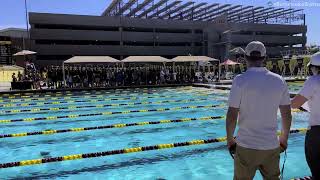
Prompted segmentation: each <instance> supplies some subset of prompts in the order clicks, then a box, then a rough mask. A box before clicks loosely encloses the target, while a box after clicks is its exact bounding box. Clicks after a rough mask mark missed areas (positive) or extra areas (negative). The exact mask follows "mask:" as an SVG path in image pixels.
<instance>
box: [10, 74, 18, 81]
mask: <svg viewBox="0 0 320 180" xmlns="http://www.w3.org/2000/svg"><path fill="white" fill-rule="evenodd" d="M11 77H12V82H17V78H16V73H13V74H12V76H11Z"/></svg>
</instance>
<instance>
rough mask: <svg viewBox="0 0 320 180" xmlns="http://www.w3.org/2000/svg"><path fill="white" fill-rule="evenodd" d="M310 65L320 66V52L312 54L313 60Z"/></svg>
mask: <svg viewBox="0 0 320 180" xmlns="http://www.w3.org/2000/svg"><path fill="white" fill-rule="evenodd" d="M310 65H314V66H320V52H317V53H315V54H313V55H312V56H311V60H310V62H309V63H308V66H310Z"/></svg>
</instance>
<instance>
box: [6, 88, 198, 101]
mask: <svg viewBox="0 0 320 180" xmlns="http://www.w3.org/2000/svg"><path fill="white" fill-rule="evenodd" d="M155 92H158V90H155V89H150V90H143V91H137V90H135V91H116V92H110V91H103V90H102V91H96V92H94V93H92V92H91V93H90V92H86V93H76V94H74V93H61V92H60V93H59V92H57V93H55V94H34V95H14V96H3V97H2V96H0V102H10V100H12V99H14V100H15V101H18V100H20V99H18V98H22V99H27V100H29V99H32V100H37V99H40V100H42V99H46V100H50V99H53V100H55V99H65V98H67V99H73V98H74V99H77V98H82V97H83V96H85V97H97V95H101V94H104V95H109V94H110V93H112V94H114V95H113V96H115V97H120V96H123V95H129V94H124V93H130V95H131V96H135V95H148V94H158V93H155ZM185 92H195V93H197V92H204V91H203V90H192V89H191V90H184V91H182V92H180V93H185ZM132 93H135V95H132ZM178 93H179V92H178ZM88 95H90V96H88ZM61 96H63V97H61Z"/></svg>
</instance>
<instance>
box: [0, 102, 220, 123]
mask: <svg viewBox="0 0 320 180" xmlns="http://www.w3.org/2000/svg"><path fill="white" fill-rule="evenodd" d="M214 107H224V104H216V105H206V106H182V107H172V108H158V109H140V110H128V111H106V112H101V113H92V114H72V115H71V114H69V115H65V116H47V117H38V118H24V119H12V120H0V123H12V122H31V121H44V120H49V121H52V120H57V119H63V118H78V117H87V116H90V117H92V116H108V115H113V114H130V113H143V112H163V111H179V110H183V109H198V108H208V109H210V108H214Z"/></svg>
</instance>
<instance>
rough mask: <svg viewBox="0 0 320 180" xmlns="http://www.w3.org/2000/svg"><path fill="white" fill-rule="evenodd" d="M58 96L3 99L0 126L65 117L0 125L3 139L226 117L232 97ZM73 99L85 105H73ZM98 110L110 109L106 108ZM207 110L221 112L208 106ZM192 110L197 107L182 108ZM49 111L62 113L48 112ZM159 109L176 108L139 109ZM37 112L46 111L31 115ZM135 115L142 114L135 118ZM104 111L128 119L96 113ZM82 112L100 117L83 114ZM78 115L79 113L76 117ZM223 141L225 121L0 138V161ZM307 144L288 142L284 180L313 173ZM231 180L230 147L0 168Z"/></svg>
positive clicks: (16, 174) (65, 175)
mask: <svg viewBox="0 0 320 180" xmlns="http://www.w3.org/2000/svg"><path fill="white" fill-rule="evenodd" d="M88 93H90V95H95V94H96V95H97V94H98V95H97V96H99V97H87V96H90V95H88ZM56 95H59V94H53V95H52V96H50V94H49V95H47V96H44V94H41V95H39V96H40V97H25V98H20V97H19V96H18V95H16V96H17V97H14V98H8V97H6V96H3V97H2V98H1V100H3V101H2V102H0V120H17V119H26V118H47V117H58V116H67V117H65V118H56V119H50V118H49V119H48V120H33V121H17V122H8V123H0V126H1V128H0V135H3V134H12V133H24V132H35V131H44V130H61V129H70V128H84V127H96V126H104V125H113V124H122V123H125V124H128V123H138V122H153V121H160V120H176V119H184V118H201V117H211V116H224V115H225V113H226V108H227V107H226V104H227V96H228V92H227V91H225V92H224V91H215V90H210V89H204V88H194V87H179V88H150V89H133V90H116V91H111V90H110V91H95V92H94V91H92V92H74V93H69V95H63V94H62V95H59V97H62V98H61V99H58V100H57V99H55V98H56V97H53V96H56ZM29 96H37V95H29ZM43 97H46V98H47V99H45V100H43V99H40V100H32V101H29V100H27V99H28V98H29V99H30V98H43ZM65 97H74V98H72V101H71V100H70V99H69V98H65ZM52 98H54V99H52ZM74 99H76V100H79V101H81V102H74V101H73V100H74ZM12 100H13V101H12ZM21 100H27V102H24V101H23V102H21ZM92 100H94V101H92ZM100 100H101V101H100ZM57 101H59V102H60V104H56V103H51V104H45V105H43V104H42V103H43V102H57ZM82 101H83V102H82ZM21 103H22V104H23V103H25V104H26V103H27V104H29V105H23V106H20V105H19V106H16V107H12V106H14V105H17V104H21ZM8 104H9V106H11V107H7V106H6V105H8ZM30 104H32V105H30ZM99 105H100V106H99ZM101 105H103V106H104V105H110V106H104V107H102V106H101ZM208 105H224V106H219V107H209V106H208ZM87 106H89V107H87ZM92 106H96V107H92ZM190 106H191V107H192V108H187V109H183V108H179V107H190ZM199 106H200V107H199ZM203 106H206V107H203ZM68 107H69V108H68ZM70 107H71V108H70ZM75 107H76V108H75ZM77 107H81V108H77ZM50 108H61V109H59V110H57V109H51V110H50ZM63 108H66V109H63ZM161 108H171V109H169V110H165V111H147V112H145V111H140V110H152V109H161ZM173 108H175V109H173ZM32 109H42V110H40V111H39V110H37V111H35V110H33V111H32ZM46 109H49V110H46ZM12 110H20V112H17V111H13V112H12ZM25 110H29V111H25ZM135 110H139V111H138V112H136V111H135ZM128 111H129V112H128ZM103 112H126V113H117V114H105V115H97V114H99V113H103ZM83 114H96V115H94V116H79V115H83ZM69 115H73V116H69ZM75 115H78V117H76V116H75ZM307 118H308V114H307V113H301V112H299V113H294V122H293V127H292V128H293V129H294V128H304V127H307ZM224 136H225V119H224V118H222V119H215V120H195V121H186V122H179V123H163V124H149V125H141V126H130V127H123V128H111V129H100V130H90V131H80V132H66V133H56V134H49V135H35V136H23V137H10V138H1V139H0V140H1V142H0V156H1V160H0V163H7V162H15V161H22V160H29V159H40V158H49V157H57V156H65V155H72V154H83V153H92V152H101V151H108V150H117V149H124V148H132V147H141V146H150V145H157V144H167V143H176V142H186V141H191V140H195V139H211V138H219V137H224ZM303 145H304V134H300V133H299V134H293V135H292V136H290V139H289V149H288V151H287V161H286V165H285V170H284V177H285V178H284V179H290V178H293V177H303V176H307V175H310V172H309V170H308V168H307V164H306V162H305V157H304V148H303ZM282 161H283V155H282ZM232 177H233V160H232V158H231V157H230V155H229V152H228V151H227V149H226V143H225V142H219V143H211V144H203V145H194V146H185V147H178V148H170V149H161V150H153V151H143V152H137V153H129V154H118V155H111V156H105V157H98V158H90V159H80V160H72V161H62V162H56V163H47V164H40V165H32V166H21V167H12V168H6V169H0V179H77V180H78V179H80V180H81V179H84V180H85V179H86V180H87V179H174V180H180V179H181V180H182V179H183V180H184V179H212V178H214V179H218V180H219V179H221V180H225V179H232ZM255 179H262V178H261V175H260V174H259V173H257V176H256V177H255Z"/></svg>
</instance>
